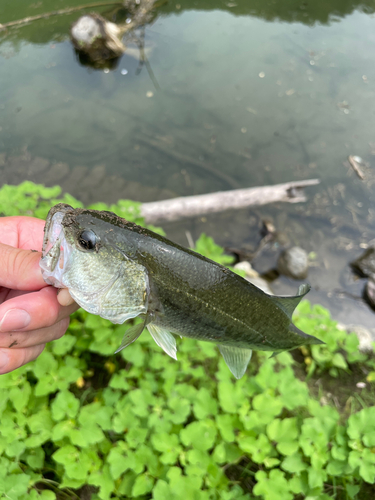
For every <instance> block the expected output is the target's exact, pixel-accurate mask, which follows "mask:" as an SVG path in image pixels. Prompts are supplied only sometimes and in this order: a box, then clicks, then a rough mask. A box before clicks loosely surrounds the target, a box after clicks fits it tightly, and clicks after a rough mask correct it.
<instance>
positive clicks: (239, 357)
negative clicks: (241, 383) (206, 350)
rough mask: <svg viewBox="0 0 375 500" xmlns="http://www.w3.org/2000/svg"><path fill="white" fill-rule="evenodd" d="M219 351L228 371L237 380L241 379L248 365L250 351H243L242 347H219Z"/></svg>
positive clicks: (251, 352)
mask: <svg viewBox="0 0 375 500" xmlns="http://www.w3.org/2000/svg"><path fill="white" fill-rule="evenodd" d="M218 347H219V350H220V352H221V354H222V356H223V358H224V361H225V362H226V364H227V366H228V368H229V370H230V371H231V372H232V373H233V375H234V376H235V377H236V378H237V379H239V378H241V377H242V376H243V375H244V373H245V371H246V368H247V365H248V364H249V363H250V360H251V355H252V354H253V351H252V349H244V348H242V347H233V346H228V345H219V346H218Z"/></svg>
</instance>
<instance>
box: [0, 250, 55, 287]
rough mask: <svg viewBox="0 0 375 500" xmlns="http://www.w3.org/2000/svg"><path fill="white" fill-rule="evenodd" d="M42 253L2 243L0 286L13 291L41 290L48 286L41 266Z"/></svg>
mask: <svg viewBox="0 0 375 500" xmlns="http://www.w3.org/2000/svg"><path fill="white" fill-rule="evenodd" d="M41 256H42V255H41V253H40V252H36V251H34V250H22V249H21V248H14V247H11V246H9V245H4V244H3V243H0V286H3V287H5V288H10V289H12V290H40V289H41V288H43V287H45V286H47V283H46V282H45V281H44V279H43V277H42V271H41V269H40V266H39V261H40V258H41Z"/></svg>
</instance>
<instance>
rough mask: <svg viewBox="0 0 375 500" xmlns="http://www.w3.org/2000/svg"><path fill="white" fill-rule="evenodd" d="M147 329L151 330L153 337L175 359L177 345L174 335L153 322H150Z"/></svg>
mask: <svg viewBox="0 0 375 500" xmlns="http://www.w3.org/2000/svg"><path fill="white" fill-rule="evenodd" d="M147 330H148V331H149V332H150V334H151V336H152V338H153V339H154V340H155V342H156V343H157V344H158V346H159V347H161V348H162V349H163V350H164V351H165V352H166V353H167V354H168V356H170V357H171V358H173V359H177V354H176V353H177V347H176V339H175V338H174V336H173V335H172V334H171V333H169V332H168V331H167V330H164V328H160V326H157V325H154V324H153V323H149V324H148V325H147Z"/></svg>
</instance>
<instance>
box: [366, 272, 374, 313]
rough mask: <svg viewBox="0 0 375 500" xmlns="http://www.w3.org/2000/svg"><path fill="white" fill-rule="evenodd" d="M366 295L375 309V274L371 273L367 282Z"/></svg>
mask: <svg viewBox="0 0 375 500" xmlns="http://www.w3.org/2000/svg"><path fill="white" fill-rule="evenodd" d="M365 296H366V298H367V300H368V302H369V304H370V306H371V307H372V308H373V309H375V274H371V276H370V277H369V279H368V281H367V283H366V288H365Z"/></svg>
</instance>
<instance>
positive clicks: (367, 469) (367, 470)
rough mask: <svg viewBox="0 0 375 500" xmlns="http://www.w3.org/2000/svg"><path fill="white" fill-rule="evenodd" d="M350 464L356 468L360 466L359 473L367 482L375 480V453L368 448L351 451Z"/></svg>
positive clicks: (371, 482)
mask: <svg viewBox="0 0 375 500" xmlns="http://www.w3.org/2000/svg"><path fill="white" fill-rule="evenodd" d="M348 462H349V465H350V466H351V467H352V468H353V469H355V468H356V467H358V468H359V474H360V476H361V477H362V479H364V481H366V483H370V484H373V483H374V481H375V454H374V453H372V452H371V451H370V450H369V449H368V448H365V449H364V450H363V451H361V452H359V451H355V450H353V451H351V452H350V453H349V459H348Z"/></svg>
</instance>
